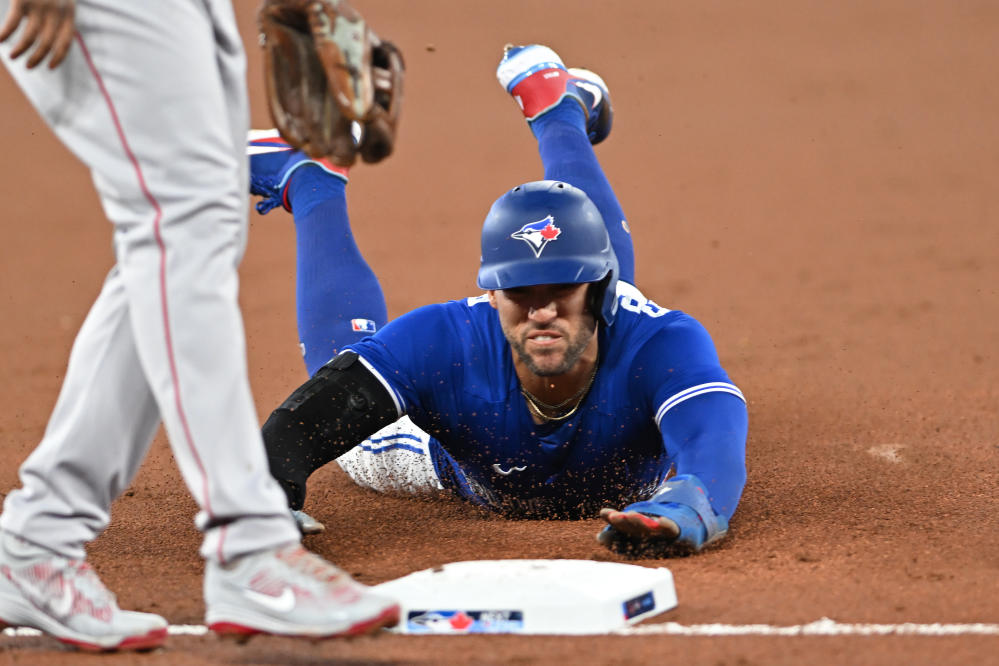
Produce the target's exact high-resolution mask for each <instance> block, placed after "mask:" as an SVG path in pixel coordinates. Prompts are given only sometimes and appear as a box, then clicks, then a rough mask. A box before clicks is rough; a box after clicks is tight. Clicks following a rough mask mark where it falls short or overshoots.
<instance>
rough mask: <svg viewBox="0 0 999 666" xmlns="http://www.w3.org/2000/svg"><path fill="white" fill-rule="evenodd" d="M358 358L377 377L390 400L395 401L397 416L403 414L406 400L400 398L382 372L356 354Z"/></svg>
mask: <svg viewBox="0 0 999 666" xmlns="http://www.w3.org/2000/svg"><path fill="white" fill-rule="evenodd" d="M358 358H359V359H360V361H361V363H363V364H364V367H365V368H367V369H368V371H369V372H370V373H371V374H373V375H374V376H375V377H376V378H377V379H378V381H380V382H381V383H382V386H384V387H385V390H386V391H388V392H389V395H390V396H392V402H394V403H395V409H396V412H398V414H399V416H402V415H403V414H405V413H406V401H405V400H403V399H402V395H401V394H400V393H399V392H398V391H396V390H395V387H393V386H392V385H391V384H389V383H388V382H387V381H386V380H385V377H383V376H382V373H380V372H378V371H377V370H375V366H373V365H371V364H370V363H368V361H367V360H366V359H365V358H364V357H363V356H358Z"/></svg>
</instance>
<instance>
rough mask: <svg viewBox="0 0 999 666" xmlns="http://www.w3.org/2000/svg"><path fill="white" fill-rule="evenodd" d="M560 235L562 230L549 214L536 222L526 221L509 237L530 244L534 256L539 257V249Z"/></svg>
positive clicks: (542, 248)
mask: <svg viewBox="0 0 999 666" xmlns="http://www.w3.org/2000/svg"><path fill="white" fill-rule="evenodd" d="M560 235H562V230H561V229H559V228H558V227H556V226H555V218H554V217H552V216H551V215H549V216H548V217H546V218H545V219H543V220H538V221H537V222H528V223H527V224H525V225H524V226H522V227H521V228H520V229H518V230H517V231H514V232H513V233H512V234H510V238H516V239H517V240H522V241H524V242H525V243H527V244H528V245H530V246H531V249H532V250H534V256H535V257H539V258H540V257H541V251H542V250H544V249H545V246H546V245H548V243H551V242H552V241H553V240H555V239H556V238H558V237H559V236H560Z"/></svg>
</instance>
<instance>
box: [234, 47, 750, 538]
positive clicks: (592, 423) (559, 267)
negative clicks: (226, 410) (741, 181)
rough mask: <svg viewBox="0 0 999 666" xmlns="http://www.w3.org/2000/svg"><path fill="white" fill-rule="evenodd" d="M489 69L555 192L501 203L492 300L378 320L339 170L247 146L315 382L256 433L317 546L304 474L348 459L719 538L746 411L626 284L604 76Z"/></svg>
mask: <svg viewBox="0 0 999 666" xmlns="http://www.w3.org/2000/svg"><path fill="white" fill-rule="evenodd" d="M497 76H498V78H499V81H500V84H501V85H502V86H503V87H504V89H505V90H507V91H508V92H509V93H510V94H511V95H512V96H513V97H514V99H515V100H516V101H517V102H518V105H519V106H520V108H521V109H522V111H523V113H524V115H525V117H526V118H527V120H528V122H529V125H530V129H531V130H532V132H533V133H534V136H535V137H536V138H537V141H538V148H539V151H540V155H541V161H542V163H543V166H544V178H545V179H544V180H541V181H534V182H528V183H525V184H522V185H520V186H518V187H515V188H513V189H511V190H510V191H508V192H506V193H505V194H503V195H502V196H501V197H500V198H499V199H497V200H496V202H495V203H494V204H493V205H492V208H491V209H490V210H489V213H488V215H487V216H486V219H485V223H484V225H483V228H482V257H481V265H480V268H479V272H478V285H479V287H481V288H483V289H485V290H486V293H485V294H484V295H481V296H476V297H471V298H467V299H464V300H460V301H451V302H448V303H443V304H437V305H429V306H426V307H422V308H419V309H417V310H414V311H412V312H410V313H408V314H405V315H403V316H401V317H399V318H398V319H396V320H394V321H392V322H391V323H388V324H387V325H384V326H383V327H382V324H383V323H384V319H385V317H384V300H383V299H382V296H381V291H380V288H379V286H378V283H377V281H376V280H375V279H374V276H373V274H371V272H370V269H369V268H368V267H367V264H365V263H364V261H363V259H362V258H361V257H360V255H359V253H358V252H357V249H356V246H354V244H353V241H352V239H351V237H350V231H349V223H348V220H347V206H346V198H345V187H346V183H347V174H346V172H345V171H344V170H342V169H337V168H335V165H332V164H329V163H326V164H323V163H320V162H316V161H313V160H309V159H307V158H306V157H305V156H304V155H302V154H301V153H292V152H290V151H289V150H288V149H287V147H285V146H282V144H281V142H280V141H279V140H276V139H274V138H273V137H272V136H267V135H256V136H254V137H252V138H253V140H252V141H251V147H250V152H251V154H253V155H254V156H253V157H252V158H251V171H252V172H253V182H254V186H253V188H252V189H253V191H254V192H255V193H256V194H261V195H264V196H265V197H266V199H265V200H264V201H262V202H260V204H258V209H259V210H261V211H262V212H265V211H266V210H269V209H270V208H272V207H274V206H276V205H282V204H283V205H285V206H286V207H287V208H288V209H289V210H291V211H292V213H293V214H294V218H295V225H296V233H297V236H298V239H299V241H298V264H299V265H298V274H299V282H298V295H299V296H298V301H299V314H298V316H299V331H300V335H301V340H302V344H303V348H304V351H305V360H306V365H307V368H308V370H309V373H310V375H311V379H309V380H308V381H307V382H306V383H305V384H303V385H302V386H301V387H300V388H298V389H297V390H296V391H294V392H293V393H292V394H291V396H290V397H289V398H288V399H287V401H285V403H284V404H282V405H281V406H280V407H278V408H277V409H276V410H274V412H273V413H272V414H271V415H270V418H269V419H268V420H267V422H266V423H265V425H264V428H263V432H264V441H265V445H266V447H267V452H268V456H269V459H270V465H271V470H272V472H273V474H274V475H275V477H276V478H277V480H278V482H279V483H280V484H281V486H282V487H283V488H284V491H285V493H286V494H287V497H288V501H289V503H290V506H291V507H292V509H294V510H295V511H296V515H297V517H298V519H299V524H300V526H301V527H302V529H303V531H306V532H309V531H318V530H320V529H321V528H322V527H321V524H319V523H318V521H315V520H313V519H312V518H311V517H310V516H308V515H307V514H304V513H302V508H303V505H304V501H305V497H306V480H307V479H308V477H309V476H310V475H311V474H312V473H313V472H314V471H315V470H316V469H318V468H319V467H321V466H323V465H325V464H326V463H328V462H330V461H331V460H334V459H336V458H338V457H339V462H340V464H341V465H342V466H343V467H344V469H345V470H346V471H347V472H348V473H349V474H351V476H353V477H354V479H355V480H357V481H358V482H359V483H361V484H363V485H366V486H369V487H372V488H375V489H378V490H385V491H403V492H420V491H431V492H432V491H434V490H438V491H444V492H451V493H455V494H457V495H459V496H461V497H463V498H466V499H467V500H469V501H471V502H473V503H475V504H478V505H481V506H484V507H487V508H488V509H491V510H494V511H497V512H500V513H502V514H504V515H508V516H519V517H535V518H575V517H587V516H596V515H600V516H601V517H602V518H603V519H604V520H605V521H606V522H607V525H606V526H605V527H604V528H603V530H602V531H601V532H600V533H599V535H598V540H599V541H600V542H601V543H602V544H604V545H606V546H608V547H609V548H612V549H615V550H619V551H622V552H628V553H634V554H643V555H652V556H663V555H669V554H673V553H676V552H680V551H685V552H690V551H697V550H700V549H701V548H703V547H704V546H706V545H707V544H709V543H712V542H714V541H717V540H718V539H720V538H721V537H723V536H724V535H725V534H726V532H727V529H728V521H729V519H730V518H731V516H732V514H733V512H734V511H735V509H736V505H737V504H738V501H739V498H740V495H741V493H742V489H743V485H744V483H745V478H746V469H745V442H746V435H747V427H748V424H747V414H746V405H745V400H744V398H743V396H742V393H741V392H740V390H739V389H738V388H737V387H736V386H735V385H734V384H733V383H732V382H731V380H730V379H729V377H728V376H727V375H726V373H725V371H724V370H723V369H722V367H721V365H720V363H719V359H718V356H717V353H716V351H715V347H714V345H713V343H712V341H711V338H710V337H709V335H708V333H707V332H706V331H705V330H704V328H703V327H702V326H701V325H700V324H699V323H698V322H697V321H695V320H694V319H693V318H692V317H690V316H689V315H686V314H684V313H682V312H679V311H671V310H668V309H666V308H663V307H660V306H659V305H657V304H656V303H654V302H652V301H650V300H648V299H647V298H646V297H645V296H643V295H642V294H641V292H639V290H638V289H636V288H635V286H634V281H635V267H634V252H633V248H632V244H631V237H630V233H629V230H628V226H627V223H626V222H625V216H624V214H623V212H622V210H621V207H620V205H619V203H618V201H617V199H616V197H615V195H614V192H613V191H612V190H611V187H610V185H609V183H608V181H607V179H606V178H605V176H604V174H603V172H602V170H601V167H600V165H599V163H598V161H597V159H596V156H595V154H594V151H593V147H592V144H595V143H598V142H600V141H602V140H603V139H604V138H606V137H607V135H608V133H609V132H610V129H611V121H612V109H611V102H610V99H609V97H608V91H607V87H606V85H605V84H604V82H603V80H602V79H601V78H600V77H599V76H597V75H595V74H593V73H592V72H589V71H586V70H567V69H566V68H565V67H564V65H563V63H562V60H561V59H560V57H559V56H558V55H557V54H556V53H555V52H554V51H552V50H551V49H550V48H547V47H545V46H540V45H532V46H526V47H508V48H507V50H506V51H505V53H504V56H503V59H502V61H501V62H500V64H499V68H498V71H497ZM344 239H346V241H345V240H344ZM331 258H335V260H331ZM347 285H350V289H349V290H348V289H346V286H347ZM348 291H349V293H348ZM358 304H362V305H358ZM376 329H377V332H374V333H373V334H372V331H375V330H376ZM348 343H350V344H348ZM338 348H341V351H340V353H339V354H337V355H335V356H334V354H335V352H336V351H337V349H338ZM330 358H332V360H330V361H329V362H327V360H328V359H330ZM403 415H405V417H406V418H407V419H409V420H406V419H403V420H402V421H398V422H395V421H396V419H399V417H400V416H403ZM393 422H395V423H393ZM414 424H415V425H414ZM380 428H381V429H382V430H379V429H380ZM376 431H378V432H377V433H376ZM373 433H374V434H373ZM365 438H368V439H365ZM361 440H364V441H363V442H362V444H361V445H360V446H358V447H356V448H354V445H355V444H356V443H357V442H359V441H361ZM671 472H673V473H672V475H671Z"/></svg>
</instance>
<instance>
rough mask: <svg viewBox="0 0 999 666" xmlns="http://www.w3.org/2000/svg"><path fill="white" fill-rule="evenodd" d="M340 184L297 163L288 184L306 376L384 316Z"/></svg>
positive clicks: (379, 290)
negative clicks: (295, 249)
mask: <svg viewBox="0 0 999 666" xmlns="http://www.w3.org/2000/svg"><path fill="white" fill-rule="evenodd" d="M346 185H347V184H346V182H344V180H342V179H341V178H339V177H338V176H334V175H332V174H329V173H327V172H325V171H323V170H322V169H319V168H312V167H303V168H301V169H298V170H297V171H296V172H295V174H294V175H293V176H292V179H291V183H290V184H289V187H288V201H289V203H290V204H291V209H292V211H293V214H294V217H295V232H296V233H295V236H296V245H297V259H296V262H297V270H296V273H297V276H298V277H297V286H296V293H297V302H298V335H299V340H300V341H301V343H302V353H303V356H304V357H305V367H306V370H308V372H309V376H310V377H311V376H312V375H313V374H314V373H315V372H316V370H318V369H319V368H320V367H322V366H323V364H324V363H326V362H327V361H329V360H330V359H331V358H333V356H334V355H335V354H336V353H337V351H339V350H340V349H342V348H343V347H344V345H348V344H350V343H352V342H357V341H359V340H361V339H362V338H363V337H365V336H366V335H370V334H371V333H374V332H375V330H376V329H378V328H381V327H382V326H384V325H385V322H386V321H387V320H388V314H387V312H386V307H385V295H384V294H383V293H382V288H381V285H380V284H379V283H378V278H377V277H375V274H374V272H373V271H372V270H371V267H370V266H368V263H367V262H366V261H365V260H364V257H363V256H362V255H361V251H360V250H359V249H358V247H357V243H356V242H355V241H354V235H353V233H352V232H351V230H350V220H349V217H348V215H347V194H346Z"/></svg>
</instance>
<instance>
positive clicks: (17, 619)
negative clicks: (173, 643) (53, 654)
mask: <svg viewBox="0 0 999 666" xmlns="http://www.w3.org/2000/svg"><path fill="white" fill-rule="evenodd" d="M0 624H3V625H12V626H19V627H32V628H34V629H38V630H40V631H42V632H44V633H46V634H49V635H50V636H53V637H54V638H56V639H58V640H60V641H62V642H63V643H66V644H68V645H73V646H75V647H77V648H80V649H82V650H93V651H111V650H150V649H152V648H156V647H159V646H161V645H163V643H164V642H165V641H166V637H167V622H166V620H164V619H163V618H162V617H160V616H159V615H153V614H152V613H137V612H135V611H124V610H121V609H120V608H118V603H117V601H116V600H115V597H114V595H113V594H112V593H111V592H110V591H108V589H107V588H106V587H104V584H103V583H102V582H101V580H100V578H98V577H97V574H96V573H95V572H94V570H93V569H92V568H90V565H89V564H87V563H86V562H85V561H83V560H71V559H68V558H65V557H62V556H60V555H57V554H56V553H53V552H51V551H49V550H46V549H44V548H42V547H40V546H37V545H35V544H33V543H31V542H30V541H25V540H24V539H21V538H20V537H17V536H15V535H13V534H9V533H3V534H0Z"/></svg>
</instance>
